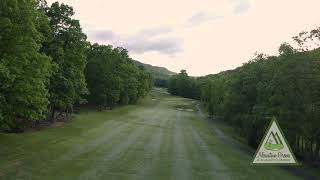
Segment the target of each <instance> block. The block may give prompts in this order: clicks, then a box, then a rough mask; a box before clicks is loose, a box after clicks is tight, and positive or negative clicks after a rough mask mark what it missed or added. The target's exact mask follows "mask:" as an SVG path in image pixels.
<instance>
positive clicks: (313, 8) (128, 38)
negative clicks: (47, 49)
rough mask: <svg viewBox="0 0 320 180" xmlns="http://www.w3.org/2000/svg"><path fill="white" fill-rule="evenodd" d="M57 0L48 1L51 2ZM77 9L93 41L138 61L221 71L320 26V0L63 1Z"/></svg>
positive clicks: (195, 73) (191, 70)
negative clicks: (122, 51)
mask: <svg viewBox="0 0 320 180" xmlns="http://www.w3.org/2000/svg"><path fill="white" fill-rule="evenodd" d="M52 2H54V1H52V0H48V3H49V4H50V3H52ZM59 2H63V3H65V4H68V5H71V6H72V7H73V8H74V11H75V13H76V14H75V15H74V18H76V19H79V20H80V23H81V25H82V28H83V31H84V32H85V33H86V34H87V36H88V40H89V41H90V42H92V43H94V42H97V43H99V44H111V45H113V46H115V47H117V46H120V47H124V48H126V49H128V51H129V54H130V56H131V57H132V58H133V59H135V60H138V61H141V62H144V63H148V64H152V65H156V66H162V67H166V68H168V69H169V70H171V71H175V72H179V71H180V70H181V69H185V70H187V72H188V74H189V75H193V76H202V75H207V74H215V73H219V72H221V71H224V70H229V69H234V68H236V67H238V66H241V65H242V64H243V63H245V62H247V61H249V60H250V58H252V57H253V56H254V54H255V53H256V52H258V53H266V54H268V55H276V54H277V52H278V47H279V46H280V44H281V43H283V42H289V43H292V37H293V36H295V35H297V34H298V33H299V32H301V31H304V30H310V29H313V28H316V27H317V26H319V25H320V13H319V7H320V1H319V0H303V1H302V0H134V1H133V0H59Z"/></svg>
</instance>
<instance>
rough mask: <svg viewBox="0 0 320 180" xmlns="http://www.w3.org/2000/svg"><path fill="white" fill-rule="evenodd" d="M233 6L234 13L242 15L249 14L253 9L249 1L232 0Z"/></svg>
mask: <svg viewBox="0 0 320 180" xmlns="http://www.w3.org/2000/svg"><path fill="white" fill-rule="evenodd" d="M230 1H231V3H232V4H233V6H234V7H233V13H234V14H241V13H244V12H247V11H248V10H249V9H250V8H251V4H250V2H249V1H248V0H230Z"/></svg>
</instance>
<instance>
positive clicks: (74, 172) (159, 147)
mask: <svg viewBox="0 0 320 180" xmlns="http://www.w3.org/2000/svg"><path fill="white" fill-rule="evenodd" d="M178 108H180V109H183V110H177V109H178ZM185 109H192V110H193V111H191V110H190V112H188V111H186V110H185ZM218 136H219V135H218V134H213V133H212V130H211V128H210V127H209V126H208V124H206V123H205V122H204V121H202V120H200V118H199V116H198V114H197V113H196V108H195V102H193V101H192V100H188V99H183V98H178V97H171V96H168V95H167V94H165V93H164V92H163V91H162V90H159V89H158V90H155V91H154V92H153V93H152V95H151V96H149V97H147V98H146V99H145V100H144V101H143V102H141V104H139V105H132V106H126V107H121V108H117V109H115V110H112V111H106V112H83V113H81V114H80V115H77V117H76V119H75V120H74V121H73V122H72V123H69V124H66V125H64V126H62V127H55V128H48V129H45V130H42V131H39V132H30V133H25V134H0V144H1V149H0V179H35V180H37V179H39V180H40V179H41V180H44V179H59V180H62V179H66V180H70V179H117V180H118V179H148V180H153V179H159V180H160V179H183V180H187V179H201V180H204V179H268V180H269V179H294V177H292V176H291V175H290V174H289V173H288V172H286V171H284V170H282V169H279V168H277V167H270V166H267V167H261V166H260V167H254V166H251V165H250V162H251V160H252V157H251V156H249V155H247V154H246V153H242V152H241V151H239V150H238V149H235V148H233V147H232V146H229V145H228V144H227V143H224V142H223V141H221V139H220V138H219V137H218Z"/></svg>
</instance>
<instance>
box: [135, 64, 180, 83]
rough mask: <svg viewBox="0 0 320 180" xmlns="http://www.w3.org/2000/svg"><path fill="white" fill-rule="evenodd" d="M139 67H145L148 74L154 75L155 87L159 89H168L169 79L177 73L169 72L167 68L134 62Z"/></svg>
mask: <svg viewBox="0 0 320 180" xmlns="http://www.w3.org/2000/svg"><path fill="white" fill-rule="evenodd" d="M134 62H135V63H136V64H137V65H138V66H143V67H144V68H145V70H146V71H147V72H149V73H150V74H151V75H152V78H153V82H154V85H155V86H157V87H165V88H167V87H168V82H169V78H170V76H171V75H174V74H176V73H175V72H172V71H169V70H168V69H167V68H164V67H159V66H152V65H150V64H145V63H142V62H139V61H134Z"/></svg>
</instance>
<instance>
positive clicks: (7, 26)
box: [0, 0, 51, 131]
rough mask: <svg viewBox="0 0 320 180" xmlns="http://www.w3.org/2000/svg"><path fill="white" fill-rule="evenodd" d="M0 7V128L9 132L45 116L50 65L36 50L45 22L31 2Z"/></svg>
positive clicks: (7, 1)
mask: <svg viewBox="0 0 320 180" xmlns="http://www.w3.org/2000/svg"><path fill="white" fill-rule="evenodd" d="M0 4H1V5H0V29H1V31H0V82H1V84H0V103H1V104H0V107H1V111H0V128H1V129H5V130H8V131H9V130H12V129H17V128H19V124H18V123H17V121H21V120H40V119H42V118H44V117H45V115H46V112H47V105H48V103H49V101H48V89H47V88H46V85H47V84H48V78H49V77H50V74H51V64H50V58H49V57H48V56H46V55H44V54H43V53H39V49H40V48H41V43H42V42H43V41H44V37H45V35H44V34H41V32H40V30H44V29H45V28H44V27H46V26H47V27H48V21H47V19H46V18H43V17H44V14H43V13H42V12H41V11H39V10H38V9H37V4H36V2H35V1H32V0H25V1H19V0H2V1H1V2H0Z"/></svg>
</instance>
